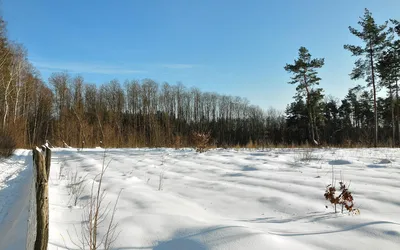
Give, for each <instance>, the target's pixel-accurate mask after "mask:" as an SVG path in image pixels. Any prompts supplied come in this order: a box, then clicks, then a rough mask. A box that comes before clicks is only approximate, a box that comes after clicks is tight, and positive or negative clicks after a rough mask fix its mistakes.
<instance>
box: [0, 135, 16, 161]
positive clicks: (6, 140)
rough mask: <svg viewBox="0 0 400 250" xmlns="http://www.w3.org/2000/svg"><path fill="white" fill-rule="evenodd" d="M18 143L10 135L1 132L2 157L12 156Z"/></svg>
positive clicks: (0, 153)
mask: <svg viewBox="0 0 400 250" xmlns="http://www.w3.org/2000/svg"><path fill="white" fill-rule="evenodd" d="M16 146H17V144H16V143H15V141H14V138H12V137H11V136H9V135H5V134H0V158H1V157H4V158H8V157H10V156H11V155H12V154H13V153H14V151H15V148H16Z"/></svg>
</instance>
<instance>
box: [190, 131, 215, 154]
mask: <svg viewBox="0 0 400 250" xmlns="http://www.w3.org/2000/svg"><path fill="white" fill-rule="evenodd" d="M192 139H193V142H194V145H195V146H196V152H199V153H203V152H206V151H207V148H208V144H209V142H210V139H211V134H210V132H208V133H200V132H194V133H193V134H192Z"/></svg>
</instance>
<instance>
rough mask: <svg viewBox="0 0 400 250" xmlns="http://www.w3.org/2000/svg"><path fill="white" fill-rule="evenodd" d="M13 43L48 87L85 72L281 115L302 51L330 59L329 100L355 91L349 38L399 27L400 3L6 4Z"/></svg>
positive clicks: (27, 0) (194, 0) (24, 0)
mask: <svg viewBox="0 0 400 250" xmlns="http://www.w3.org/2000/svg"><path fill="white" fill-rule="evenodd" d="M1 5H2V6H1V9H2V14H3V16H4V18H5V20H6V21H7V22H8V34H9V37H10V38H11V39H12V40H16V41H18V42H20V43H23V44H24V45H25V47H26V48H27V49H28V52H29V59H30V60H31V61H32V62H33V64H34V65H35V66H36V67H37V68H38V69H39V70H40V72H41V74H42V77H43V79H44V80H46V81H47V79H48V77H49V75H50V73H51V72H57V71H63V70H67V71H69V72H71V73H79V74H81V75H82V76H84V78H85V80H86V81H87V82H91V83H97V84H101V83H104V82H107V81H109V80H111V79H114V78H117V79H119V80H120V81H121V83H122V82H123V81H124V80H125V79H143V78H152V79H154V80H156V81H158V82H163V81H167V82H169V83H171V84H174V83H176V82H178V81H181V82H182V83H183V84H184V85H186V86H188V87H192V86H196V87H198V88H200V89H201V90H202V91H214V92H218V93H222V94H229V95H234V96H241V97H246V98H247V99H249V100H250V102H251V103H252V104H257V105H259V106H261V107H262V108H265V109H266V108H268V107H270V106H273V107H275V108H278V109H280V110H284V109H285V107H286V104H288V103H290V102H291V101H292V96H293V95H294V93H295V87H294V86H293V85H289V84H287V82H288V81H289V77H290V75H289V74H287V73H286V72H285V71H284V69H283V67H284V65H285V64H286V63H291V62H293V60H294V59H295V57H296V56H297V51H298V48H299V47H300V46H305V47H307V48H308V49H309V50H310V52H311V54H312V55H313V56H315V57H324V58H325V66H324V68H323V69H322V70H321V71H320V72H321V73H320V76H321V77H322V81H321V87H323V88H324V89H325V94H326V95H329V94H331V95H333V96H336V97H338V98H343V96H344V95H345V94H346V92H347V90H348V88H349V87H352V86H354V85H355V83H354V82H352V81H351V80H350V79H349V77H348V74H349V73H350V71H351V69H352V67H353V62H354V58H352V57H351V56H350V53H349V52H348V51H345V50H344V49H343V45H344V44H346V43H352V44H354V43H358V40H357V39H356V38H355V37H352V36H351V35H350V33H349V31H348V26H349V25H352V26H356V25H357V24H356V23H357V21H358V18H359V16H362V15H363V12H364V8H365V7H367V8H369V9H370V10H371V11H372V13H373V15H374V17H375V19H376V20H377V22H383V21H384V20H387V19H389V18H396V19H400V1H399V0H351V1H350V0H335V1H321V0H302V1H298V0H274V1H273V0H247V1H246V0H240V1H239V0H179V1H178V0H142V1H139V0H118V1H111V0H107V1H105V0H97V1H94V0H92V1H89V0H68V1H67V0H46V1H44V0H35V1H33V0H3V1H2V4H1Z"/></svg>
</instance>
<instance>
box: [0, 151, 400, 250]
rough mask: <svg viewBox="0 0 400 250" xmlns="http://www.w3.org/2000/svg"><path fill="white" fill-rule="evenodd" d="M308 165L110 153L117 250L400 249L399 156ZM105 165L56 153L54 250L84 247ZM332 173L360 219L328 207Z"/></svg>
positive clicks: (257, 156)
mask: <svg viewBox="0 0 400 250" xmlns="http://www.w3.org/2000/svg"><path fill="white" fill-rule="evenodd" d="M305 155H307V154H305V153H303V152H302V149H270V150H268V149H266V150H244V149H242V150H233V149H227V150H219V149H216V150H211V151H209V152H206V153H204V154H198V153H196V152H194V151H192V150H189V149H188V150H174V149H110V150H107V152H106V158H107V160H106V162H108V160H111V162H110V165H109V168H108V170H107V172H106V174H105V176H104V179H103V187H104V188H105V189H106V192H107V196H106V199H105V201H106V203H105V204H107V203H108V202H112V203H111V205H110V206H111V208H112V206H113V202H114V201H115V199H116V198H117V196H118V193H119V192H120V190H121V189H122V193H121V196H120V200H119V203H118V205H117V209H118V210H117V212H116V217H115V220H116V221H117V222H118V223H119V226H118V232H120V234H119V237H118V240H117V241H116V242H115V249H124V250H126V249H155V250H174V249H193V250H198V249H400V195H399V191H400V150H399V149H318V150H314V151H313V153H312V154H311V155H310V154H308V155H307V157H306V158H311V159H308V160H302V158H304V157H305ZM310 156H311V157H310ZM103 157H104V151H103V150H102V149H85V150H83V151H80V152H78V151H77V150H76V149H55V150H53V159H52V168H51V175H50V191H49V192H50V239H49V249H67V248H68V249H77V247H76V246H75V245H74V244H73V243H72V241H74V242H75V243H79V240H78V239H77V238H76V235H77V234H78V235H80V236H81V232H80V229H81V220H82V213H83V211H84V208H83V207H84V206H85V204H87V203H88V198H89V197H88V194H89V193H90V187H91V183H92V180H93V178H94V177H95V175H96V174H98V173H99V172H100V170H101V167H102V164H103ZM0 166H3V165H0ZM332 167H333V169H334V172H335V179H336V180H337V182H338V181H339V180H340V179H344V180H345V181H346V183H350V182H351V184H350V190H351V191H352V193H353V197H354V201H355V204H356V205H355V206H356V208H359V209H360V212H361V213H360V214H359V215H348V214H347V213H345V214H334V213H333V211H334V210H333V207H332V206H331V205H330V204H329V203H328V202H327V201H325V199H324V196H323V195H324V192H325V187H326V185H327V184H330V183H331V182H332ZM61 168H62V171H61ZM23 171H24V170H23V168H22V170H20V173H23ZM75 171H77V172H78V173H79V175H80V176H85V177H86V180H85V184H86V186H85V191H84V193H83V194H82V195H81V197H80V199H79V200H78V204H77V205H76V206H74V204H73V202H72V201H71V196H70V195H69V194H68V192H69V188H68V183H69V181H68V179H70V178H68V177H67V176H68V175H70V174H71V173H73V172H75ZM60 172H61V174H60ZM160 173H163V176H164V177H163V185H162V190H159V186H160V184H159V182H160V181H159V179H160ZM1 176H3V175H1ZM1 182H4V180H0V183H1ZM2 188H3V187H2ZM3 190H4V189H3ZM3 190H0V197H2V196H1V195H2V191H3ZM5 193H6V192H5ZM3 195H4V194H3ZM0 202H3V200H2V199H1V200H0ZM6 202H7V200H6ZM326 206H327V207H326ZM2 214H4V212H2V213H1V212H0V221H1V218H2ZM3 217H4V216H3ZM106 222H107V220H106ZM3 230H4V228H3ZM75 230H76V231H75ZM105 230H106V228H105V227H103V228H100V232H99V234H100V235H102V234H104V232H105ZM0 231H1V228H0ZM0 235H1V234H0ZM0 237H1V236H0ZM0 242H1V238H0Z"/></svg>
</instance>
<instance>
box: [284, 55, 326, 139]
mask: <svg viewBox="0 0 400 250" xmlns="http://www.w3.org/2000/svg"><path fill="white" fill-rule="evenodd" d="M323 65H324V58H315V59H312V58H311V54H310V53H309V51H308V50H307V49H306V48H305V47H300V49H299V57H298V59H296V60H294V64H286V66H285V67H284V68H285V70H286V71H287V72H289V73H292V74H293V76H292V77H291V79H292V80H291V81H290V82H289V84H298V85H297V87H296V90H297V92H298V95H299V96H305V97H306V105H307V111H308V116H309V128H310V134H311V138H310V139H311V141H312V142H313V143H315V144H318V142H317V141H316V131H317V130H316V119H315V115H316V114H315V112H314V110H315V105H316V104H315V103H313V102H312V99H313V96H314V95H315V94H316V93H318V94H319V95H321V92H322V90H321V89H318V90H317V91H316V92H315V91H314V89H313V86H314V85H319V81H320V80H321V78H319V77H318V73H317V71H316V70H317V69H319V68H322V66H323Z"/></svg>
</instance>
